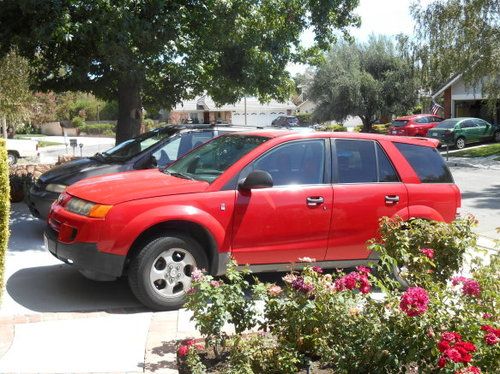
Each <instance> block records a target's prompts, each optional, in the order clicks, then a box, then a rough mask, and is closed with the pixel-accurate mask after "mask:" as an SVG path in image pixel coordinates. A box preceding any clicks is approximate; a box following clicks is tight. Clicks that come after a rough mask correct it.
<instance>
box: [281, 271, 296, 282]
mask: <svg viewBox="0 0 500 374" xmlns="http://www.w3.org/2000/svg"><path fill="white" fill-rule="evenodd" d="M295 279H297V276H296V275H295V274H291V273H289V274H287V275H285V276H284V277H283V281H285V282H286V283H288V284H292V283H293V281H294V280H295Z"/></svg>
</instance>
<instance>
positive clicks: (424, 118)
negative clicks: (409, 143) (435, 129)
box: [415, 117, 429, 123]
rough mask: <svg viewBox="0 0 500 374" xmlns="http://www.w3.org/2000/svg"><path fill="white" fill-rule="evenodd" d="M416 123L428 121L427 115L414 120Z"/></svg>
mask: <svg viewBox="0 0 500 374" xmlns="http://www.w3.org/2000/svg"><path fill="white" fill-rule="evenodd" d="M415 122H416V123H428V122H429V121H428V119H427V117H420V118H417V119H416V120H415Z"/></svg>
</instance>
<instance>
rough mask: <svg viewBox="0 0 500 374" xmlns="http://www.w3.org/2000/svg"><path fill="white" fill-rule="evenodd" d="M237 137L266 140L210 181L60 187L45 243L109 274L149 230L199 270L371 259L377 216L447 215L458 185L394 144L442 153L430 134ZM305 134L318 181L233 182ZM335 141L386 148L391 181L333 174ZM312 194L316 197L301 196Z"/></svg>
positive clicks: (117, 181)
mask: <svg viewBox="0 0 500 374" xmlns="http://www.w3.org/2000/svg"><path fill="white" fill-rule="evenodd" d="M244 135H249V136H250V135H252V136H253V135H258V136H261V137H265V138H268V140H266V141H265V142H264V143H262V144H261V145H259V146H257V147H256V148H254V149H252V150H251V151H250V152H248V153H247V154H245V155H244V156H243V157H241V158H240V159H238V160H237V161H236V162H235V163H234V164H232V165H231V166H229V167H228V168H227V170H226V171H225V172H223V173H222V174H221V175H220V176H218V177H217V178H216V179H215V180H213V181H212V182H211V183H209V182H207V181H199V180H188V179H181V178H178V177H176V176H173V175H166V174H165V173H163V172H161V171H159V170H156V169H154V170H143V171H131V172H124V173H117V174H111V175H105V176H99V177H95V178H89V179H86V180H83V181H80V182H78V183H76V184H74V185H72V186H70V187H68V189H67V191H66V192H65V193H63V194H62V195H61V196H60V198H59V199H58V201H56V202H55V203H54V205H53V206H52V210H51V212H50V215H49V218H48V223H49V226H48V228H47V230H46V237H47V238H48V247H49V250H50V251H51V252H52V253H53V254H54V255H56V257H58V258H60V259H62V260H63V261H67V262H70V263H72V264H73V265H75V266H76V267H78V268H79V269H81V270H85V269H87V268H89V269H92V270H94V271H97V272H99V273H102V274H107V275H109V276H113V277H118V276H121V275H123V274H126V273H127V268H128V265H127V264H128V263H129V262H130V261H131V259H132V258H133V257H134V256H137V254H138V253H140V251H141V250H142V248H143V245H142V244H141V243H145V242H147V241H148V238H149V237H156V236H157V235H158V232H172V231H176V230H177V231H180V232H182V233H183V234H185V235H189V236H191V237H192V238H194V240H196V241H197V242H198V243H199V244H200V246H201V247H202V248H203V251H205V254H206V257H207V259H208V268H207V269H206V270H207V271H209V272H210V273H211V274H214V275H219V274H223V273H224V269H225V264H226V263H227V261H228V259H229V258H230V256H232V257H234V259H236V261H237V262H238V263H239V264H251V265H253V266H254V269H255V270H256V271H259V270H260V271H268V270H280V269H282V268H283V267H284V265H285V264H287V263H289V262H296V261H297V259H298V258H299V257H304V256H307V257H311V258H315V259H316V261H317V262H321V263H322V265H323V266H325V267H347V266H353V265H360V264H366V263H368V262H369V261H370V259H372V258H373V256H371V253H370V251H369V250H368V249H367V246H366V241H367V240H368V239H370V238H373V237H375V236H377V232H378V223H379V219H380V218H381V217H383V216H389V217H395V216H399V217H401V218H402V219H403V220H409V219H411V218H413V217H416V218H424V219H429V220H437V221H446V222H450V221H452V220H453V219H454V218H455V216H456V213H457V208H458V207H459V206H460V192H459V189H458V188H457V186H456V185H455V184H454V183H453V181H452V179H451V180H448V181H446V182H444V183H439V182H438V183H435V181H432V180H430V182H429V183H423V181H422V180H421V179H420V178H419V175H418V173H417V171H416V170H415V169H414V167H412V164H411V163H412V162H419V161H418V160H419V157H414V156H412V154H411V152H410V153H408V154H407V155H406V156H405V155H404V154H403V153H402V151H401V150H400V149H399V148H398V147H400V148H401V147H403V148H405V147H406V148H408V149H410V151H412V150H413V149H418V150H419V149H422V150H423V151H424V153H426V154H427V153H429V154H432V157H436V159H439V160H441V161H442V158H441V156H440V155H439V154H438V153H437V152H436V150H435V147H436V146H437V143H438V142H437V141H435V140H427V139H412V138H405V137H388V136H384V135H376V134H353V133H291V132H283V131H260V132H252V133H246V134H238V135H228V136H244ZM309 140H316V141H318V142H324V144H326V146H325V149H326V156H325V160H326V161H327V163H326V164H325V165H324V172H325V179H324V180H325V183H321V184H310V185H286V186H274V187H271V188H256V189H252V190H249V191H247V190H242V189H241V188H238V185H237V184H236V182H237V180H238V178H239V175H240V172H241V171H242V169H244V168H245V167H246V166H247V165H249V164H250V163H252V162H253V161H254V160H258V159H259V158H260V157H263V156H262V155H266V154H268V153H269V152H271V151H273V150H274V149H276V148H277V147H280V146H282V145H284V144H285V145H286V144H292V143H293V142H300V141H309ZM341 140H349V141H353V140H355V141H363V142H365V141H368V142H371V143H370V144H373V146H376V147H377V148H378V149H379V150H382V152H383V153H385V155H387V157H388V159H389V160H390V163H391V164H392V165H393V167H394V169H395V171H396V172H397V175H398V180H397V181H396V180H394V181H391V182H383V183H382V182H380V183H351V182H347V183H341V182H340V181H339V180H336V178H337V177H336V176H335V175H336V173H337V171H336V170H337V169H339V170H340V166H338V165H337V166H336V164H339V163H340V161H339V160H340V159H341V158H342V157H344V156H345V153H346V152H344V154H342V153H339V151H337V154H335V153H334V154H332V153H331V152H330V149H333V150H334V149H335V148H334V144H339V145H340V144H347V146H349V144H351V143H345V142H344V143H339V142H340V141H341ZM207 144H210V143H207ZM202 147H205V146H202ZM331 147H332V148H331ZM337 147H338V146H337ZM406 148H405V149H406ZM195 152H196V151H195ZM379 152H380V151H379ZM417 156H418V155H417ZM408 157H410V158H408ZM412 157H413V158H412ZM415 160H416V161H415ZM174 165H175V164H174ZM443 165H444V168H445V169H446V170H447V168H446V165H445V164H444V162H443ZM439 168H442V166H441V165H440V166H439ZM440 170H441V169H440ZM448 173H449V171H448ZM449 178H451V174H450V177H449ZM228 186H229V187H228ZM74 197H78V198H80V199H83V200H85V201H90V202H93V203H98V204H103V206H105V207H108V208H106V209H109V211H107V214H105V216H104V217H101V218H91V217H88V216H84V215H81V214H77V213H73V212H71V211H69V210H68V209H67V204H68V201H69V200H70V199H72V198H74ZM318 198H320V203H317V204H314V203H313V204H309V203H306V201H307V202H309V200H310V199H313V200H314V201H316V200H317V199H318ZM82 248H83V249H82ZM82 252H83V253H82ZM90 253H92V256H91V255H90ZM96 256H97V257H99V261H97V260H95V259H94V258H95V257H96ZM103 256H104V257H103ZM96 263H98V264H97V265H96ZM152 307H155V306H154V305H153V306H152ZM160 308H161V307H160Z"/></svg>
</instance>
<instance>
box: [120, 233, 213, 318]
mask: <svg viewBox="0 0 500 374" xmlns="http://www.w3.org/2000/svg"><path fill="white" fill-rule="evenodd" d="M207 266H208V260H207V256H206V254H205V253H204V251H203V249H202V248H201V246H200V245H199V244H198V242H196V241H195V240H193V239H191V238H189V237H186V236H183V235H172V236H162V237H159V238H156V239H153V240H151V241H150V242H149V243H148V244H146V245H145V246H144V247H143V248H142V249H141V250H140V252H139V254H138V255H137V256H136V257H135V258H134V259H133V260H132V262H131V263H130V267H129V270H128V280H129V285H130V288H131V290H132V292H133V293H134V295H135V296H136V297H137V299H139V301H140V302H141V303H143V304H144V305H146V306H147V307H149V308H151V309H154V310H170V309H178V308H180V307H182V305H183V304H184V302H185V301H186V292H187V291H188V290H189V288H190V287H191V273H192V271H193V270H194V269H195V268H199V269H207Z"/></svg>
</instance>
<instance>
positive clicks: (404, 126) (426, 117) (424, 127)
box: [389, 114, 443, 136]
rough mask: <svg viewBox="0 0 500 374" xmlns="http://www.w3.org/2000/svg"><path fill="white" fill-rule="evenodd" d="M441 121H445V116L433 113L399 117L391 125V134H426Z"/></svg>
mask: <svg viewBox="0 0 500 374" xmlns="http://www.w3.org/2000/svg"><path fill="white" fill-rule="evenodd" d="M441 121H443V118H441V117H438V116H435V115H433V114H414V115H411V116H403V117H398V118H396V119H395V120H394V121H392V123H391V126H390V127H389V135H403V136H426V135H427V132H428V131H429V130H430V129H432V128H433V127H435V126H437V124H438V123H440V122H441Z"/></svg>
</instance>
